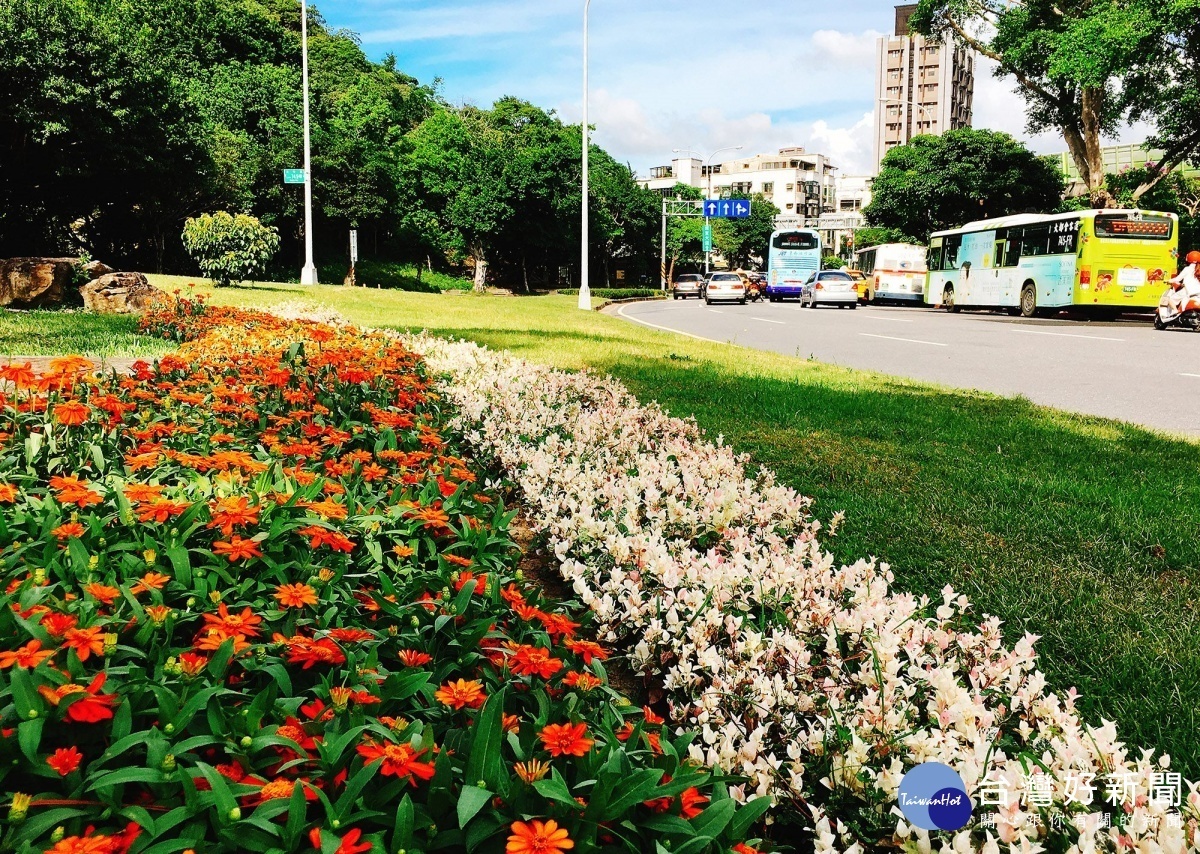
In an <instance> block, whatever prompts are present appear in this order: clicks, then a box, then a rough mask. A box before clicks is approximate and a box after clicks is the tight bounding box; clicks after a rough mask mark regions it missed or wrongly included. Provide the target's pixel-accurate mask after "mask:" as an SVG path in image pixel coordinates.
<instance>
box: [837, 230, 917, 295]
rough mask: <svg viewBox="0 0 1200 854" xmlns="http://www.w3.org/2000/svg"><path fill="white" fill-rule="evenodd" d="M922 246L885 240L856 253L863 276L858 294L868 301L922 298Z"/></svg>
mask: <svg viewBox="0 0 1200 854" xmlns="http://www.w3.org/2000/svg"><path fill="white" fill-rule="evenodd" d="M925 255H926V250H925V247H924V246H914V245H913V244H911V243H884V244H882V245H880V246H871V247H869V248H867V249H862V250H860V251H858V252H856V253H855V257H856V258H857V259H858V260H857V264H858V269H859V270H860V271H861V272H862V274H863V275H864V276H866V281H865V282H863V283H862V284H861V285H860V288H862V291H861V292H860V293H859V296H860V297H862V298H863V299H865V300H866V301H867V302H882V301H884V300H890V301H895V302H917V303H921V302H924V301H925V273H926V267H925Z"/></svg>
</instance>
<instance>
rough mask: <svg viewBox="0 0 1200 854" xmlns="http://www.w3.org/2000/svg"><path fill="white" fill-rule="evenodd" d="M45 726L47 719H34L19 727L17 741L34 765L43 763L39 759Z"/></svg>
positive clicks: (24, 722) (22, 723) (23, 722)
mask: <svg viewBox="0 0 1200 854" xmlns="http://www.w3.org/2000/svg"><path fill="white" fill-rule="evenodd" d="M45 725H46V719H45V718H34V719H33V720H31V721H22V722H21V723H20V724H18V725H17V741H18V742H19V743H20V745H21V752H22V753H24V754H25V757H26V758H27V759H28V760H29V761H30V762H32V763H33V764H34V765H38V764H40V761H41V760H40V759H39V758H38V747H39V746H40V745H41V743H42V728H43V727H44V726H45Z"/></svg>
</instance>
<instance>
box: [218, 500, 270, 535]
mask: <svg viewBox="0 0 1200 854" xmlns="http://www.w3.org/2000/svg"><path fill="white" fill-rule="evenodd" d="M258 514H259V508H258V507H253V506H251V504H250V502H249V501H247V500H246V498H245V496H242V495H239V496H237V497H235V498H222V499H221V500H220V501H218V502H217V503H216V504H214V505H213V506H212V521H211V522H209V523H208V527H210V528H220V529H221V533H222V534H224V535H225V536H227V537H228V536H232V534H233V526H234V525H243V526H246V525H257V524H258Z"/></svg>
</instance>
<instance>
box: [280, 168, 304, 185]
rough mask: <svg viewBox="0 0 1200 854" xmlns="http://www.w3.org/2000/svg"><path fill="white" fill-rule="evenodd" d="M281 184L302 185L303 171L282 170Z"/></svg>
mask: <svg viewBox="0 0 1200 854" xmlns="http://www.w3.org/2000/svg"><path fill="white" fill-rule="evenodd" d="M283 183H285V184H303V183H304V170H303V169H284V170H283Z"/></svg>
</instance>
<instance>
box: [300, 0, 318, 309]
mask: <svg viewBox="0 0 1200 854" xmlns="http://www.w3.org/2000/svg"><path fill="white" fill-rule="evenodd" d="M300 67H301V77H302V78H303V85H304V269H303V270H301V271H300V284H302V285H315V284H316V283H317V265H316V264H314V263H313V224H312V146H311V143H310V139H309V125H308V2H307V0H300Z"/></svg>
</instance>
